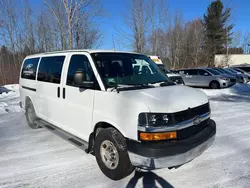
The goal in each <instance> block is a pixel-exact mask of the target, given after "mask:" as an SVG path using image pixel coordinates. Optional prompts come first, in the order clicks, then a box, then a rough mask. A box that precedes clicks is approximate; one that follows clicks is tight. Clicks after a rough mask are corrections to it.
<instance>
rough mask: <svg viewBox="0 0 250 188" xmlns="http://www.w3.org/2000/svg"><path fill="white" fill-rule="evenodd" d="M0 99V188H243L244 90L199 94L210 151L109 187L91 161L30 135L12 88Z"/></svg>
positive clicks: (248, 99) (248, 134) (248, 158)
mask: <svg viewBox="0 0 250 188" xmlns="http://www.w3.org/2000/svg"><path fill="white" fill-rule="evenodd" d="M6 88H7V89H9V90H12V91H11V92H9V93H7V94H6V93H3V94H0V187H25V188H26V187H46V188H47V187H91V188H101V187H112V188H115V187H117V188H122V187H150V188H151V187H199V188H200V187H204V188H205V187H225V188H226V187H246V188H247V187H249V185H250V85H236V86H234V87H232V88H228V89H223V90H203V91H204V92H205V93H206V94H207V95H208V96H209V98H210V101H211V108H212V118H213V119H214V120H215V121H216V123H217V138H216V142H215V143H214V145H213V146H212V147H211V148H209V149H208V150H207V151H206V152H205V153H204V154H202V155H201V156H200V157H198V158H196V159H195V160H193V161H192V162H191V163H188V164H186V165H184V166H182V167H180V168H179V169H173V170H168V169H161V170H156V171H153V172H136V173H133V174H132V175H130V176H129V177H127V178H125V179H123V180H121V181H116V182H115V181H111V180H110V179H108V178H106V177H105V176H104V175H103V174H102V172H101V171H100V170H99V168H98V166H97V163H96V161H95V158H94V157H93V156H92V155H87V154H85V153H84V152H83V151H81V150H79V149H78V148H76V147H75V146H73V145H71V144H69V143H68V142H66V141H64V140H62V139H61V138H59V137H57V136H55V135H53V134H52V133H50V132H49V131H47V130H46V129H39V130H32V129H30V128H29V127H28V126H27V124H26V122H25V118H24V114H23V111H22V110H21V109H20V107H19V106H18V102H19V98H18V97H19V92H18V86H17V85H9V86H6Z"/></svg>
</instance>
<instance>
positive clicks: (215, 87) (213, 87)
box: [210, 81, 220, 89]
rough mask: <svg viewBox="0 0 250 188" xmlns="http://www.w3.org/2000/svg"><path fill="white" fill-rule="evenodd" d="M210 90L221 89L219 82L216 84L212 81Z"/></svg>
mask: <svg viewBox="0 0 250 188" xmlns="http://www.w3.org/2000/svg"><path fill="white" fill-rule="evenodd" d="M210 88H211V89H220V84H219V83H218V82H216V81H212V82H211V83H210Z"/></svg>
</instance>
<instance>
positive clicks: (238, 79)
mask: <svg viewBox="0 0 250 188" xmlns="http://www.w3.org/2000/svg"><path fill="white" fill-rule="evenodd" d="M212 69H214V70H217V71H219V72H221V73H223V74H226V75H229V76H232V77H234V78H236V82H237V83H244V77H243V76H242V75H239V74H237V73H232V72H230V71H229V70H226V69H223V68H212Z"/></svg>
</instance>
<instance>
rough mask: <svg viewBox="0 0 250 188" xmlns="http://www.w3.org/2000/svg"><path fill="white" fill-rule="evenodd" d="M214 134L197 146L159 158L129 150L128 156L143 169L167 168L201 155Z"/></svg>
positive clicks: (209, 144) (208, 145)
mask: <svg viewBox="0 0 250 188" xmlns="http://www.w3.org/2000/svg"><path fill="white" fill-rule="evenodd" d="M214 140H215V135H214V136H212V137H211V138H209V139H208V140H207V141H205V142H203V143H202V144H200V145H198V146H197V147H195V148H193V149H191V150H189V151H187V152H185V153H182V154H178V155H174V156H166V157H161V158H148V157H144V156H140V155H137V154H134V153H131V152H129V158H130V161H131V163H132V164H133V165H134V166H137V167H140V168H144V169H151V170H153V169H159V168H169V167H176V166H180V165H183V164H185V163H188V162H190V161H192V160H193V159H194V158H196V157H198V156H199V155H201V154H202V153H203V152H204V151H205V150H206V149H208V148H209V147H210V146H211V145H212V144H213V142H214Z"/></svg>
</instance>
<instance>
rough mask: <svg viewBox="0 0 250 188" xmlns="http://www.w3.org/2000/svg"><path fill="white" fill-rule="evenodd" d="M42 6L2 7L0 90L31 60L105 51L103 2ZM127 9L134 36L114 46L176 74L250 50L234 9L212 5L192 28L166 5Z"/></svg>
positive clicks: (6, 2) (73, 0)
mask: <svg viewBox="0 0 250 188" xmlns="http://www.w3.org/2000/svg"><path fill="white" fill-rule="evenodd" d="M41 1H42V5H41V7H40V9H39V11H37V10H35V9H33V8H32V7H31V5H30V2H29V0H19V1H16V0H1V1H0V11H1V13H0V14H1V16H0V46H1V48H0V85H2V84H8V83H18V77H19V71H20V65H21V62H22V60H23V59H24V57H25V56H27V55H29V54H34V53H39V52H48V51H56V50H68V49H86V48H88V49H89V48H98V47H99V46H100V40H101V38H102V36H103V33H102V32H101V31H100V28H99V27H98V24H99V23H98V20H100V19H101V17H102V16H106V12H108V10H104V9H103V8H102V5H101V0H41ZM125 3H127V4H126V15H124V16H123V19H124V20H123V21H124V23H122V24H121V25H125V26H127V30H128V31H129V33H126V34H124V33H123V32H121V31H118V33H116V34H117V35H122V37H120V38H119V37H118V38H117V39H116V41H113V42H114V45H115V43H122V42H123V41H124V40H125V39H126V41H125V44H124V45H127V44H128V45H130V47H132V50H133V51H136V52H140V53H144V54H148V55H157V56H160V57H161V58H162V60H163V62H164V63H165V64H166V65H168V66H169V67H170V68H174V69H175V68H181V67H191V66H207V65H209V66H213V59H214V55H215V54H217V53H219V54H221V53H243V52H244V51H247V50H248V48H247V47H248V46H247V45H248V43H247V42H246V41H249V40H248V36H246V38H245V40H244V41H245V43H244V46H242V47H240V46H239V45H238V44H236V42H235V40H236V38H237V37H236V35H235V34H233V33H232V28H233V26H234V24H231V23H230V16H231V9H230V8H226V7H224V5H223V2H222V1H220V0H215V1H213V2H211V4H210V5H209V6H208V9H207V12H205V13H204V17H202V18H197V19H194V20H191V21H188V22H186V21H184V17H183V14H182V13H181V12H180V11H176V12H172V11H171V9H170V8H169V5H168V4H167V1H166V0H129V1H125ZM110 19H112V17H111V18H110ZM111 27H112V26H111ZM238 38H239V37H238ZM238 38H237V40H239V39H238ZM121 50H122V49H121Z"/></svg>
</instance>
